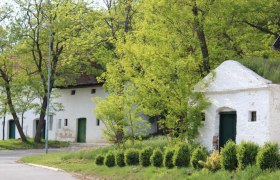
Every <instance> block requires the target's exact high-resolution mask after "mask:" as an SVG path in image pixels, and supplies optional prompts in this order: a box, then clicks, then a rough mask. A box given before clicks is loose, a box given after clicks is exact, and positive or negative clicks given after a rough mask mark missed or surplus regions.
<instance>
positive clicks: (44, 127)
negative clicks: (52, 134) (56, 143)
mask: <svg viewBox="0 0 280 180" xmlns="http://www.w3.org/2000/svg"><path fill="white" fill-rule="evenodd" d="M38 124H39V120H36V129H37V127H38ZM45 124H46V120H45V121H44V125H43V129H41V138H42V139H45V135H46V134H45V133H46V126H45Z"/></svg>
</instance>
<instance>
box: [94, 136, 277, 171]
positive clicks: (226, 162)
mask: <svg viewBox="0 0 280 180" xmlns="http://www.w3.org/2000/svg"><path fill="white" fill-rule="evenodd" d="M95 163H96V164H97V165H106V166H108V167H112V166H115V165H117V166H119V167H123V166H131V165H139V164H140V165H141V166H143V167H147V166H150V165H153V166H155V167H162V166H164V167H166V168H173V167H175V166H176V167H179V168H180V167H188V166H190V165H191V166H192V167H193V168H195V169H200V168H203V167H205V168H207V169H209V170H212V171H216V170H218V169H220V168H223V169H225V170H229V171H232V170H235V169H245V168H246V167H248V166H253V165H257V166H258V167H259V168H260V169H262V170H265V169H275V168H279V167H280V154H279V149H278V145H277V144H276V143H266V144H265V145H264V146H263V147H262V148H260V147H259V146H258V145H257V144H256V143H252V142H242V143H241V144H240V145H238V146H237V145H236V144H235V143H234V142H233V141H228V142H227V143H226V144H225V146H224V147H223V148H222V149H221V152H220V154H219V153H218V152H213V153H212V154H211V155H210V156H209V157H207V151H206V149H205V148H203V147H196V148H193V149H192V153H191V148H190V147H189V145H188V144H183V143H182V144H178V145H176V146H175V147H174V148H167V149H165V151H164V152H163V151H162V150H161V149H160V148H156V149H154V150H153V149H152V148H151V147H146V148H144V149H142V150H138V149H134V148H129V149H127V150H126V151H118V152H117V153H113V152H112V151H109V152H107V154H106V155H105V156H101V155H98V156H97V157H96V159H95Z"/></svg>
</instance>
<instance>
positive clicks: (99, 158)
mask: <svg viewBox="0 0 280 180" xmlns="http://www.w3.org/2000/svg"><path fill="white" fill-rule="evenodd" d="M95 164H96V165H103V164H104V156H101V155H98V156H97V157H96V159H95Z"/></svg>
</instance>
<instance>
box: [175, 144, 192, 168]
mask: <svg viewBox="0 0 280 180" xmlns="http://www.w3.org/2000/svg"><path fill="white" fill-rule="evenodd" d="M190 155H191V152H190V148H189V145H188V144H185V143H182V144H179V145H177V146H176V148H175V152H174V156H173V162H174V165H175V166H177V167H188V166H189V164H190Z"/></svg>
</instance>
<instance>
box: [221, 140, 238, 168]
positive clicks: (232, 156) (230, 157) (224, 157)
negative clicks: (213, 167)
mask: <svg viewBox="0 0 280 180" xmlns="http://www.w3.org/2000/svg"><path fill="white" fill-rule="evenodd" d="M221 166H222V168H224V169H226V170H235V169H236V168H237V156H236V144H235V143H234V142H233V141H232V140H229V141H228V142H227V143H226V144H225V146H224V147H223V148H222V149H221Z"/></svg>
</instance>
